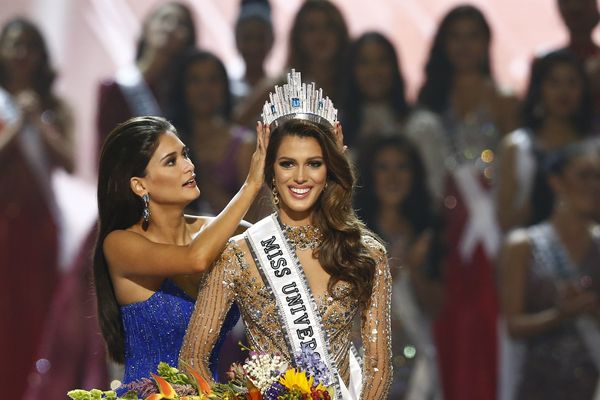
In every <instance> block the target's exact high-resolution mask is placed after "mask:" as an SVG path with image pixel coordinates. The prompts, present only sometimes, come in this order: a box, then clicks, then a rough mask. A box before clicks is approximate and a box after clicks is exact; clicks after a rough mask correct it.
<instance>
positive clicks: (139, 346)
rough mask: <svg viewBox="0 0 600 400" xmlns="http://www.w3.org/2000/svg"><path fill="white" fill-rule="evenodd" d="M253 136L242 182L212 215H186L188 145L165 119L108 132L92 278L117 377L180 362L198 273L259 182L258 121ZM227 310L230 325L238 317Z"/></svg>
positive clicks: (191, 195)
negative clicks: (121, 366) (116, 364)
mask: <svg viewBox="0 0 600 400" xmlns="http://www.w3.org/2000/svg"><path fill="white" fill-rule="evenodd" d="M257 139H258V140H257V146H256V151H255V152H254V154H253V157H252V161H251V166H250V171H249V173H248V177H247V179H246V181H245V182H244V184H243V186H242V188H241V189H240V190H239V192H238V193H237V194H236V195H235V196H234V197H233V199H232V200H231V202H230V203H229V204H228V205H227V206H226V207H225V209H224V210H223V212H221V213H220V214H219V215H217V216H216V217H214V218H211V219H208V218H202V217H192V216H188V215H185V214H184V208H185V207H186V205H188V204H189V203H190V202H192V201H193V200H195V199H196V198H197V197H198V196H199V194H200V191H199V189H198V187H197V185H196V179H195V176H196V175H195V173H194V165H193V164H192V162H191V161H190V159H189V157H188V148H187V147H186V146H185V145H184V144H183V143H182V142H181V140H179V138H178V136H177V132H176V130H175V128H174V127H173V126H172V125H171V124H170V123H169V122H168V121H167V120H165V119H163V118H160V117H137V118H132V119H130V120H128V121H127V122H125V123H123V124H120V125H118V126H117V127H116V128H115V129H114V130H113V131H112V132H111V133H110V135H109V136H108V137H107V139H106V141H105V143H104V146H103V149H102V152H101V156H100V165H99V177H98V209H99V218H100V222H99V229H98V238H97V241H96V249H95V254H94V280H95V287H96V293H97V298H98V314H99V321H100V327H101V330H102V334H103V335H104V339H105V341H106V344H107V349H108V353H109V355H110V356H111V358H112V359H114V360H115V361H116V362H119V363H123V364H124V366H125V374H124V377H123V381H122V382H123V384H128V383H131V382H133V381H135V380H138V379H141V378H144V377H148V376H149V375H150V373H151V372H155V371H156V367H157V365H158V363H159V362H160V361H164V362H167V363H169V364H170V365H176V362H177V359H178V356H179V350H180V347H181V344H182V341H183V336H184V334H185V330H186V327H187V324H188V321H189V319H190V316H191V313H192V310H193V306H194V299H195V298H196V294H197V288H198V284H199V282H200V280H201V278H202V276H203V273H204V272H205V271H207V270H208V269H209V267H210V265H211V264H212V262H213V260H214V259H215V258H216V257H217V256H218V255H219V253H220V252H221V251H222V249H223V247H224V246H225V243H226V241H227V239H228V238H229V237H231V236H232V235H233V234H234V233H235V232H236V229H237V228H238V226H239V224H240V221H241V220H242V218H243V217H244V215H245V213H246V211H247V210H248V208H249V207H250V205H251V204H252V202H253V200H254V198H255V196H256V194H257V193H258V192H259V190H260V188H261V186H262V183H263V168H264V158H265V149H266V145H267V143H268V129H267V128H264V129H263V126H262V125H260V124H259V125H258V127H257ZM208 311H209V310H208ZM233 313H234V312H230V314H233ZM230 317H231V318H230V319H231V320H232V321H231V323H232V324H235V322H236V320H237V317H238V315H230ZM231 326H232V325H231ZM224 329H226V328H224ZM213 354H214V355H216V354H218V350H216V351H215V352H213ZM214 355H213V358H212V360H213V366H214V364H215V362H214V361H215V360H214V357H215V356H214ZM213 371H214V368H213Z"/></svg>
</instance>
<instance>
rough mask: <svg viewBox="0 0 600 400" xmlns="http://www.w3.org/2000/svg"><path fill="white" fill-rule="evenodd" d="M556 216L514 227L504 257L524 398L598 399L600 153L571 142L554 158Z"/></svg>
mask: <svg viewBox="0 0 600 400" xmlns="http://www.w3.org/2000/svg"><path fill="white" fill-rule="evenodd" d="M547 165H548V172H547V174H548V179H549V184H550V187H551V188H552V191H553V192H554V195H555V197H556V199H557V207H555V208H554V211H553V212H552V215H551V216H550V218H549V219H547V220H544V221H542V223H540V224H538V225H534V226H532V227H530V228H527V229H519V230H516V231H514V232H513V233H512V234H511V235H510V237H509V238H508V240H507V242H506V244H505V248H504V251H503V253H502V257H501V259H500V265H499V272H500V286H499V287H500V289H501V294H502V305H503V311H504V314H505V317H506V320H507V326H508V330H509V332H510V334H511V336H512V337H513V338H514V339H516V340H518V341H519V342H521V343H522V345H523V346H524V351H525V353H524V358H523V362H522V365H521V366H520V369H518V371H520V372H521V373H520V374H519V384H518V389H517V399H523V400H525V399H538V398H539V399H542V398H543V399H557V400H558V399H592V398H595V396H594V393H595V391H596V389H597V383H598V371H600V357H599V353H598V349H599V348H600V329H599V324H598V318H599V317H600V305H599V303H598V301H599V296H600V285H599V284H598V282H600V268H598V267H599V264H598V260H599V259H600V233H599V231H598V226H597V225H594V223H593V218H594V216H595V215H596V213H597V207H598V206H597V205H598V202H599V201H600V158H599V156H598V150H597V148H594V146H590V145H589V144H571V145H568V146H566V147H565V148H563V149H561V150H558V151H557V152H556V153H555V154H553V155H552V156H551V157H550V158H549V160H548V162H547Z"/></svg>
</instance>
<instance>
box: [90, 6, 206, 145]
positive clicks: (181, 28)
mask: <svg viewBox="0 0 600 400" xmlns="http://www.w3.org/2000/svg"><path fill="white" fill-rule="evenodd" d="M195 45H196V27H195V24H194V18H193V14H192V11H191V10H190V9H189V8H188V7H187V6H186V5H184V4H182V3H179V2H175V1H171V2H167V3H164V4H161V5H160V6H158V7H157V8H156V9H155V10H154V11H153V12H152V13H151V14H150V15H149V16H148V17H147V18H146V19H145V21H144V22H143V24H142V36H141V37H140V39H139V41H138V44H137V49H136V56H135V65H131V66H130V67H128V68H125V69H122V70H120V71H118V73H117V75H116V76H115V77H114V78H111V79H107V80H105V81H103V82H101V83H100V86H99V97H98V108H97V114H96V127H97V133H98V136H97V146H98V151H99V150H100V148H101V146H102V144H103V143H104V139H105V138H106V136H108V134H109V132H110V131H112V130H113V128H114V127H115V126H116V125H117V124H119V123H121V122H124V121H125V120H127V119H129V118H131V117H134V116H142V115H159V116H160V115H164V111H165V106H166V103H167V101H168V100H169V95H170V92H171V90H172V80H173V77H174V76H175V71H176V69H177V67H178V63H179V62H180V61H181V57H182V56H183V54H184V53H185V51H186V50H188V49H191V48H194V47H195Z"/></svg>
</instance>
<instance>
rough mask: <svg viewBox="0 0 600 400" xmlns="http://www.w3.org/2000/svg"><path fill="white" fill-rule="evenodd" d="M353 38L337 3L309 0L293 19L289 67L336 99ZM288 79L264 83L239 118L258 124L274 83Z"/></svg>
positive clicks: (238, 115)
mask: <svg viewBox="0 0 600 400" xmlns="http://www.w3.org/2000/svg"><path fill="white" fill-rule="evenodd" d="M349 42H350V38H349V35H348V27H347V26H346V21H345V20H344V16H343V15H342V13H341V11H340V10H339V9H338V7H337V6H336V5H335V4H334V3H332V2H331V1H329V0H307V1H305V2H303V3H302V5H301V6H300V9H299V10H298V12H297V14H296V17H295V18H294V21H293V22H292V28H291V31H290V35H289V43H288V55H287V61H286V65H287V68H286V70H289V69H292V68H294V69H295V70H296V71H299V72H301V73H302V79H303V80H304V81H306V82H315V83H316V84H317V86H318V87H321V88H322V89H323V92H324V93H327V94H328V95H329V97H330V98H331V99H333V100H334V101H336V100H337V99H338V98H340V97H341V89H342V85H343V77H344V71H345V67H346V65H345V62H346V52H347V51H348V45H349ZM285 80H286V77H285V76H279V77H277V78H275V79H274V80H272V81H265V82H264V83H263V84H262V85H260V87H259V88H257V89H256V91H255V92H254V93H253V94H252V95H250V96H249V97H248V99H247V100H246V102H245V104H241V105H240V107H239V108H238V110H237V112H236V120H237V121H238V122H239V123H240V124H242V125H245V126H251V125H252V124H254V123H255V122H256V120H257V118H259V117H260V114H261V112H262V107H263V105H264V103H265V100H268V95H269V91H270V90H271V88H272V87H273V84H275V83H279V84H283V83H285Z"/></svg>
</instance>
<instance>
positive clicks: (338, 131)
mask: <svg viewBox="0 0 600 400" xmlns="http://www.w3.org/2000/svg"><path fill="white" fill-rule="evenodd" d="M333 133H334V135H335V142H336V143H337V145H338V148H339V149H340V151H341V152H342V153H345V152H346V150H348V146H345V145H344V132H343V131H342V123H341V122H340V121H338V122H336V124H335V127H334V128H333Z"/></svg>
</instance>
